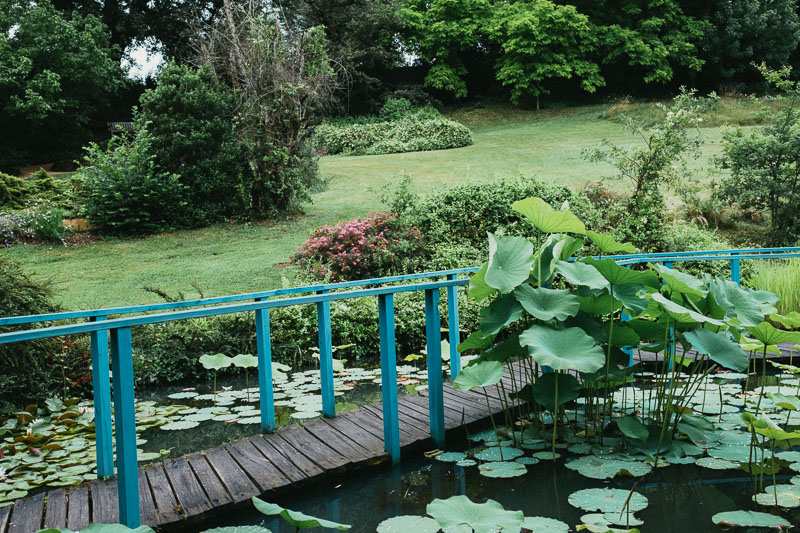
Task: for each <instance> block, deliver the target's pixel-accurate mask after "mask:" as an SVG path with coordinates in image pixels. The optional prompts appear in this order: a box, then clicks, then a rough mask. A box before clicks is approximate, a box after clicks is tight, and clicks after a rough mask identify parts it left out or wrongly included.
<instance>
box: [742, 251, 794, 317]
mask: <svg viewBox="0 0 800 533" xmlns="http://www.w3.org/2000/svg"><path fill="white" fill-rule="evenodd" d="M750 285H752V286H753V287H754V288H756V289H760V290H765V291H770V292H773V293H775V294H777V295H778V298H780V301H779V302H778V304H777V307H778V312H779V313H781V314H784V315H785V314H787V313H791V312H792V311H798V312H800V259H789V260H780V261H756V265H755V272H754V274H753V276H752V278H751V279H750Z"/></svg>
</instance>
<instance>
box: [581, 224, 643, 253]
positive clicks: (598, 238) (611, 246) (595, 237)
mask: <svg viewBox="0 0 800 533" xmlns="http://www.w3.org/2000/svg"><path fill="white" fill-rule="evenodd" d="M586 236H587V237H589V238H590V239H591V240H592V242H593V243H594V244H595V246H597V247H598V248H599V249H600V251H601V252H603V253H604V254H616V253H619V252H625V253H628V254H635V253H636V247H635V246H634V245H632V244H630V243H621V242H618V241H617V240H616V239H614V237H612V236H611V235H609V234H607V233H596V232H594V231H588V230H587V231H586Z"/></svg>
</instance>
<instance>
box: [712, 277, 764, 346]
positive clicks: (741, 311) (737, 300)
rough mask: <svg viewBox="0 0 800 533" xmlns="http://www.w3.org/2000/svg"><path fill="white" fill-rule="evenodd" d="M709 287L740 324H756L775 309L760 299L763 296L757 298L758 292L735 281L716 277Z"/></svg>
mask: <svg viewBox="0 0 800 533" xmlns="http://www.w3.org/2000/svg"><path fill="white" fill-rule="evenodd" d="M709 288H710V289H711V292H712V293H713V295H714V300H715V301H716V303H717V304H719V306H720V307H722V308H724V309H725V311H726V312H727V315H728V316H729V317H735V318H736V319H737V320H738V322H739V325H740V326H745V327H749V326H756V325H757V324H759V323H760V322H762V321H763V320H764V316H765V315H768V314H770V313H772V312H774V311H775V307H774V306H772V305H765V304H764V303H763V302H761V301H759V300H761V299H762V298H757V297H756V296H757V293H755V292H754V291H751V290H749V289H743V288H741V287H740V286H739V284H738V283H736V282H734V281H730V280H726V279H721V278H716V279H714V281H713V282H712V283H711V285H710V286H709ZM768 344H771V343H768Z"/></svg>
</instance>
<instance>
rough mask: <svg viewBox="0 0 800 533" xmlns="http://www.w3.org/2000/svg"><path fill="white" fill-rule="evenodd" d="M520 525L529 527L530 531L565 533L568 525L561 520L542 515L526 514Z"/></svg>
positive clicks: (536, 532)
mask: <svg viewBox="0 0 800 533" xmlns="http://www.w3.org/2000/svg"><path fill="white" fill-rule="evenodd" d="M522 527H523V528H525V529H530V530H531V531H532V533H567V532H568V531H569V526H568V525H567V524H565V523H564V522H562V521H561V520H556V519H555V518H546V517H544V516H526V517H525V520H523V521H522Z"/></svg>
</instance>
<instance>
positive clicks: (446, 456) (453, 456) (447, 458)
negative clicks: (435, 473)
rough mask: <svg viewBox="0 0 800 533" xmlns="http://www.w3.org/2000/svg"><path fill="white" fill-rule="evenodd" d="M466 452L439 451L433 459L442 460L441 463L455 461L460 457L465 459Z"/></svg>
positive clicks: (459, 459)
mask: <svg viewBox="0 0 800 533" xmlns="http://www.w3.org/2000/svg"><path fill="white" fill-rule="evenodd" d="M466 457H467V454H465V453H461V452H445V453H440V454H439V455H437V456H436V457H434V459H436V460H437V461H442V462H443V463H456V462H458V461H461V460H462V459H466Z"/></svg>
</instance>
